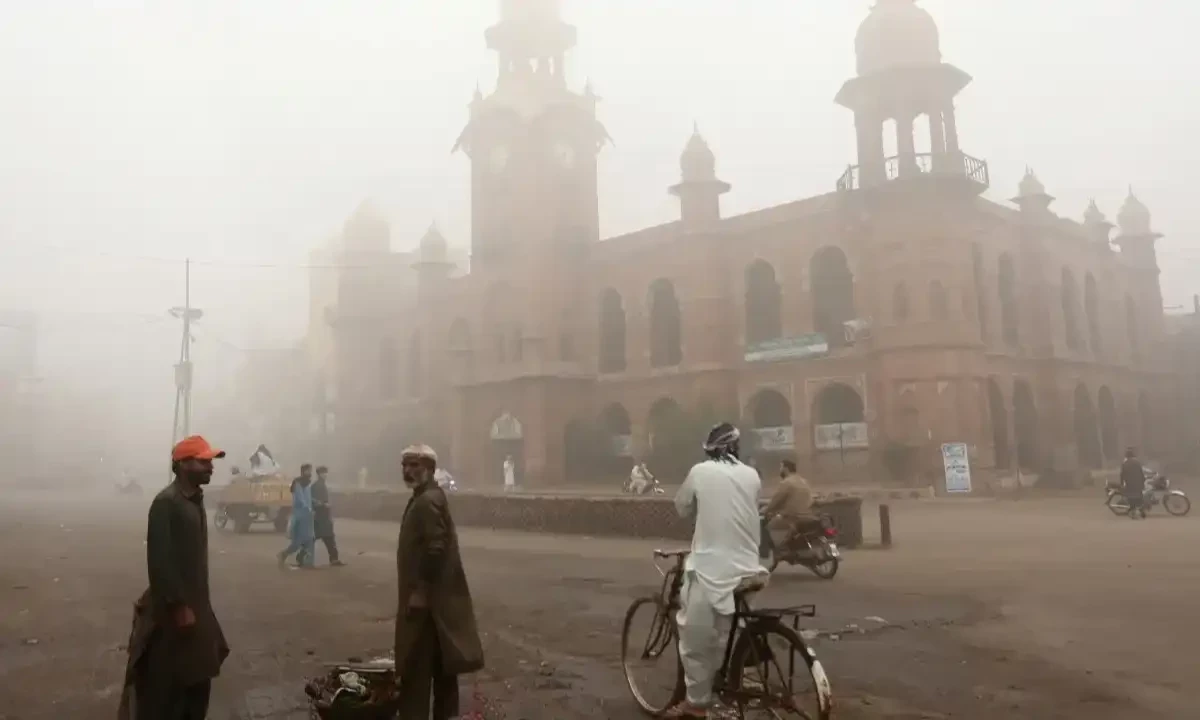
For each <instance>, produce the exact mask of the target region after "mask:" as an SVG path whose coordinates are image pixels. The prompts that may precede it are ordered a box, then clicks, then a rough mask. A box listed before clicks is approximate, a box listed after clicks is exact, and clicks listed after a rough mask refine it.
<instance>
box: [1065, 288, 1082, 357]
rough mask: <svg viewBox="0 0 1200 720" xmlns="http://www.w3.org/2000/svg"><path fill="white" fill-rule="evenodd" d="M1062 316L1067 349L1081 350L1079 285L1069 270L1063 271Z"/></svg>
mask: <svg viewBox="0 0 1200 720" xmlns="http://www.w3.org/2000/svg"><path fill="white" fill-rule="evenodd" d="M1062 315H1063V326H1064V330H1065V332H1066V341H1067V347H1068V348H1069V349H1071V350H1081V349H1082V348H1083V335H1082V334H1081V333H1080V332H1079V285H1078V284H1077V283H1076V282H1075V275H1074V273H1072V272H1071V271H1070V270H1068V269H1067V268H1063V271H1062Z"/></svg>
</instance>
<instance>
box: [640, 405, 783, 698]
mask: <svg viewBox="0 0 1200 720" xmlns="http://www.w3.org/2000/svg"><path fill="white" fill-rule="evenodd" d="M739 437H740V433H739V432H738V429H737V428H736V427H734V426H733V425H731V424H729V423H721V424H720V425H717V426H716V427H714V428H713V429H712V431H711V432H710V433H709V435H708V440H707V441H705V443H704V452H705V454H706V455H708V459H707V460H705V461H704V462H701V463H699V464H698V465H696V466H695V467H693V468H692V469H691V471H690V472H689V473H688V475H687V478H686V479H685V480H684V481H683V485H682V486H681V487H680V488H679V493H678V494H677V495H676V496H675V507H676V508H677V509H678V510H679V514H680V515H682V516H683V517H694V518H695V520H696V530H695V533H694V534H693V536H692V550H691V554H689V555H688V557H687V561H686V564H685V565H684V579H683V587H682V589H681V590H680V595H679V601H680V608H679V614H678V617H677V623H678V625H679V657H680V661H681V662H682V664H683V672H684V680H685V684H686V686H687V699H686V700H684V701H683V702H682V703H680V704H679V705H676V706H675V707H673V708H670V709H669V710H667V712H666V713H664V714H663V715H662V717H666V718H704V717H707V716H708V709H709V707H711V706H712V704H713V677H714V675H715V674H716V672H717V669H718V668H719V667H720V665H721V659H722V652H723V651H724V643H725V642H726V639H727V638H728V635H729V630H730V627H731V625H732V621H733V613H734V607H735V605H734V592H735V591H737V590H738V589H739V586H741V587H745V586H746V585H744V584H745V583H748V582H755V583H758V584H760V585H761V583H762V582H765V576H766V570H764V569H763V567H762V565H761V564H760V562H759V557H758V549H759V540H760V532H761V530H760V527H759V518H758V494H759V491H760V490H761V488H762V481H761V480H760V479H759V476H758V473H757V472H756V471H755V470H754V468H752V467H750V466H748V465H744V464H743V463H742V461H741V460H740V459H739V458H738V439H739Z"/></svg>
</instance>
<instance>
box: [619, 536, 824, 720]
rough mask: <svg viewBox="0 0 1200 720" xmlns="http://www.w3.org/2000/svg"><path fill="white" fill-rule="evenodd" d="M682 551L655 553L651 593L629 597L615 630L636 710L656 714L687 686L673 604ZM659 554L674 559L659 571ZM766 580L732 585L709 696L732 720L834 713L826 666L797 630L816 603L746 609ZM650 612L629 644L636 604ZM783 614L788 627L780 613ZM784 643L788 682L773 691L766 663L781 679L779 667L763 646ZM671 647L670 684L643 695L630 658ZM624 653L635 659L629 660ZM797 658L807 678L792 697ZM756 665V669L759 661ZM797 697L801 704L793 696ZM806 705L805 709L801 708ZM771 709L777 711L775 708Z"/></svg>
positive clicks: (820, 717) (815, 717) (820, 718)
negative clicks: (728, 619)
mask: <svg viewBox="0 0 1200 720" xmlns="http://www.w3.org/2000/svg"><path fill="white" fill-rule="evenodd" d="M688 554H689V551H688V550H677V551H672V552H664V551H662V550H655V551H654V567H655V569H657V570H658V572H659V574H660V575H662V578H663V582H662V589H661V590H660V591H659V592H658V594H656V595H650V596H646V597H640V598H637V599H636V600H634V601H633V603H632V604H631V605H630V606H629V610H628V611H626V613H625V623H624V626H623V627H622V630H621V669H622V670H623V671H624V674H625V682H626V683H627V684H628V685H629V690H630V692H631V693H632V694H633V698H634V700H635V701H636V702H637V704H638V706H639V707H640V708H641V709H642V711H643V712H645V713H647V714H649V715H651V716H657V715H660V714H662V713H663V712H664V711H665V710H667V708H670V707H672V706H674V705H676V704H678V703H679V702H682V701H683V699H684V697H685V695H686V689H685V686H684V678H683V665H682V664H681V663H680V661H679V656H678V647H679V628H678V626H677V625H676V615H675V614H676V612H677V611H678V610H679V607H680V601H679V594H680V590H681V588H682V587H683V565H684V560H685V559H686V558H687V556H688ZM660 559H674V561H675V564H674V566H673V567H670V568H668V569H666V570H664V569H663V568H662V567H661V566H660V565H659V562H658V561H659V560H660ZM765 586H766V582H765V579H763V580H759V581H757V582H754V583H751V584H746V583H744V584H743V586H741V587H739V590H738V591H737V592H736V593H735V594H734V598H735V610H734V614H733V622H732V623H731V627H730V631H729V637H728V639H727V640H726V642H725V649H724V654H723V658H722V661H721V667H720V669H719V670H718V671H717V674H716V678H715V680H714V682H713V694H714V696H715V697H716V698H718V699H719V701H720V703H721V704H722V705H724V706H726V707H729V708H731V709H733V710H735V711H736V713H737V715H736V717H738V718H739V720H745V718H747V717H750V716H748V715H747V713H748V712H754V711H757V712H763V713H767V714H768V717H784V716H788V715H790V716H793V717H800V718H806V719H808V720H829V718H830V716H831V713H832V711H833V690H832V688H831V686H830V683H829V677H828V676H827V675H826V674H825V668H824V667H823V666H822V665H821V662H820V661H819V660H817V656H816V653H815V652H813V650H812V648H810V647H809V646H808V644H807V643H805V642H804V638H803V637H802V636H801V635H800V632H799V624H800V618H801V617H814V616H815V615H816V606H815V605H800V606H796V607H789V608H774V609H763V610H753V609H751V607H750V604H749V602H748V600H747V596H749V595H752V594H753V593H755V592H758V591H759V590H762V589H763V588H764V587H765ZM642 608H649V609H651V610H653V617H652V618H651V623H650V630H649V633H648V636H647V638H646V640H645V642H644V643H640V647H638V646H633V647H631V643H632V642H634V641H633V640H631V637H630V636H631V634H632V633H631V630H632V628H633V623H634V620H635V619H636V618H637V616H638V612H639V610H641V609H642ZM786 618H790V619H791V623H790V625H789V624H787V623H785V619H786ZM775 638H778V639H780V640H782V641H783V643H784V644H785V645H786V648H787V670H788V675H787V681H786V684H785V685H783V686H782V687H781V688H778V689H774V690H773V689H772V687H771V679H772V676H771V673H770V665H774V667H775V669H776V670H778V671H779V675H780V677H781V678H782V676H783V672H782V670H783V669H782V668H781V667H780V666H779V660H780V659H781V653H779V652H776V651H775V650H773V649H772V648H771V646H770V641H771V640H772V639H775ZM672 649H674V650H675V663H674V668H673V669H672V677H671V679H670V681H669V682H667V683H665V684H662V685H661V687H660V688H659V689H661V690H663V691H664V699H663V700H662V701H656V700H652V699H650V698H649V697H648V694H649V691H650V690H651V688H650V687H649V686H648V685H647V686H646V687H642V686H641V685H642V684H641V683H639V682H637V681H635V680H634V677H633V674H632V672H631V667H630V664H631V660H642V661H645V660H650V659H654V660H657V659H659V658H661V657H663V656H664V655H666V654H668V653H669V652H670V651H671V650H672ZM631 651H632V652H633V653H634V655H635V657H634V658H631V657H630V654H631ZM797 656H799V657H800V658H802V659H803V663H804V665H805V666H806V671H807V672H806V675H807V676H808V678H809V679H811V680H812V692H811V693H808V692H805V693H801V694H800V696H799V698H798V697H797V694H796V692H795V689H794V686H793V680H794V677H793V676H794V675H795V673H796V670H797V667H796V665H797V663H796V657H797ZM760 665H761V666H762V667H761V668H760V667H759V666H760ZM752 670H761V671H762V672H761V673H760V674H759V676H758V677H757V679H756V678H752V677H748V675H750V674H751V671H752ZM798 699H799V701H800V702H798ZM806 707H807V708H809V710H811V712H808V711H806V710H805V708H806ZM776 711H782V714H780V713H777V712H776Z"/></svg>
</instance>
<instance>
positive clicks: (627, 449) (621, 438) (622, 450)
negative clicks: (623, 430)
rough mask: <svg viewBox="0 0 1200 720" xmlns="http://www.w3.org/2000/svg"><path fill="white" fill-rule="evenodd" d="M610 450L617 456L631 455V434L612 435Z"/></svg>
mask: <svg viewBox="0 0 1200 720" xmlns="http://www.w3.org/2000/svg"><path fill="white" fill-rule="evenodd" d="M612 451H613V455H616V456H617V457H633V436H632V435H613V438H612Z"/></svg>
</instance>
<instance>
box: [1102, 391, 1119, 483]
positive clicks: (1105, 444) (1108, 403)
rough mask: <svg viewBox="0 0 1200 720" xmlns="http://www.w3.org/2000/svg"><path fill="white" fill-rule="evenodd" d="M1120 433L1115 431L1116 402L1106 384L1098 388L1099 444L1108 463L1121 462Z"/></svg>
mask: <svg viewBox="0 0 1200 720" xmlns="http://www.w3.org/2000/svg"><path fill="white" fill-rule="evenodd" d="M1120 442H1121V439H1120V434H1119V433H1118V432H1117V404H1116V402H1115V401H1114V400H1113V394H1112V390H1109V389H1108V386H1107V385H1104V386H1101V388H1100V446H1101V448H1102V449H1103V450H1104V460H1105V462H1107V463H1108V464H1109V465H1114V464H1118V463H1120V462H1121V448H1120V447H1119V444H1120Z"/></svg>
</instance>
